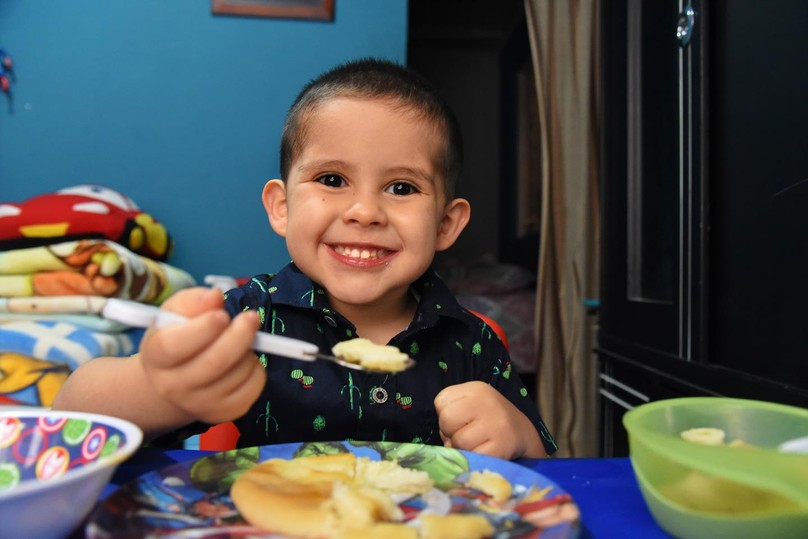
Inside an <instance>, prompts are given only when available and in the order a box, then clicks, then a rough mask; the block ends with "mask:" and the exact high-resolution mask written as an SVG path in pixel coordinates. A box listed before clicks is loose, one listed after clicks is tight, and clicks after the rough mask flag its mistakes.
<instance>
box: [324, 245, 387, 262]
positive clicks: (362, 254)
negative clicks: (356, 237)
mask: <svg viewBox="0 0 808 539" xmlns="http://www.w3.org/2000/svg"><path fill="white" fill-rule="evenodd" d="M334 250H335V251H336V252H337V253H339V254H341V255H342V256H347V257H349V258H361V259H362V260H367V259H370V258H379V257H380V256H382V255H383V254H384V253H385V252H386V251H384V250H383V249H358V248H356V247H353V248H351V247H343V246H341V245H337V246H336V247H334Z"/></svg>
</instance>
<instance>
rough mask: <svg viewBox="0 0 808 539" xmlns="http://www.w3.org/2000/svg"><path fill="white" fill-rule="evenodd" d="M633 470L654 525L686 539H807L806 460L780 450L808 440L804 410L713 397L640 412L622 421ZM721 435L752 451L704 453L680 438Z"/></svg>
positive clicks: (709, 450) (648, 407)
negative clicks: (711, 431) (687, 433)
mask: <svg viewBox="0 0 808 539" xmlns="http://www.w3.org/2000/svg"><path fill="white" fill-rule="evenodd" d="M623 425H624V426H625V427H626V430H627V431H628V439H629V448H630V454H631V462H632V465H633V467H634V471H635V474H636V476H637V482H638V483H639V486H640V490H641V491H642V494H643V497H644V498H645V501H646V503H647V504H648V508H649V509H650V511H651V514H652V515H653V516H654V518H655V519H656V521H657V523H658V524H659V525H660V526H661V527H662V528H663V529H665V530H666V531H668V532H669V533H671V534H673V535H675V536H678V537H683V538H693V539H698V538H713V537H736V538H744V537H749V538H757V537H778V538H790V537H793V538H800V539H805V538H808V455H805V454H786V453H781V452H779V451H778V450H777V446H778V445H779V444H780V443H782V442H784V441H786V440H790V439H793V438H799V437H802V436H806V435H808V410H806V409H803V408H797V407H793V406H786V405H781V404H775V403H770V402H761V401H753V400H745V399H727V398H718V397H693V398H682V399H669V400H662V401H656V402H652V403H649V404H644V405H642V406H639V407H637V408H635V409H634V410H631V411H629V412H627V413H626V414H625V415H624V416H623ZM699 427H713V428H719V429H723V430H724V431H725V432H726V435H727V436H726V441H727V442H729V441H732V440H741V441H743V442H745V444H748V445H749V446H751V447H749V446H743V447H731V446H728V445H722V446H706V445H700V444H695V443H692V442H688V441H685V440H683V439H682V438H681V436H680V433H681V432H682V431H684V430H687V429H691V428H699Z"/></svg>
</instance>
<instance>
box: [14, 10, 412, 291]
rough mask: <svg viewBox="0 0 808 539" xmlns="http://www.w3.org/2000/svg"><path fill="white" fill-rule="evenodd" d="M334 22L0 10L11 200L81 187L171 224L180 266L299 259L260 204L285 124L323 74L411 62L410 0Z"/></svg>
mask: <svg viewBox="0 0 808 539" xmlns="http://www.w3.org/2000/svg"><path fill="white" fill-rule="evenodd" d="M335 9H336V13H335V19H334V21H333V22H315V21H301V20H283V19H264V18H243V17H239V18H236V17H222V16H214V15H212V14H211V10H210V1H209V0H170V1H168V0H137V1H132V0H101V1H99V0H70V1H62V0H2V1H0V48H3V49H5V50H6V51H7V52H8V53H9V54H11V56H12V57H13V59H14V63H15V72H16V80H15V81H14V82H13V83H12V93H13V102H12V109H11V110H9V107H7V106H6V105H7V103H6V100H5V98H4V96H2V95H0V202H20V201H23V200H25V199H26V198H28V197H31V196H34V195H38V194H41V193H46V192H50V191H53V190H55V189H59V188H61V187H67V186H70V185H74V184H78V183H100V184H104V185H107V186H109V187H112V188H115V189H118V190H120V191H122V192H124V193H125V194H127V195H129V196H130V197H131V198H133V199H134V200H135V202H137V203H138V205H139V206H140V207H141V208H142V209H143V210H144V211H147V212H149V213H151V214H152V215H153V216H155V217H156V218H157V219H158V220H160V221H162V222H163V223H165V225H166V226H167V228H168V230H169V232H171V233H172V234H173V235H174V237H175V240H176V248H175V253H174V256H173V258H172V259H171V260H170V261H169V262H170V263H171V264H172V265H175V266H177V267H180V268H182V269H185V270H186V271H189V272H190V273H191V274H192V275H193V276H194V277H195V278H196V279H197V280H199V281H200V282H201V280H202V278H203V277H204V275H206V274H210V273H217V274H225V275H238V276H248V275H253V274H256V273H262V272H271V271H274V270H276V269H278V268H280V266H281V265H283V264H285V263H286V262H287V260H288V255H287V252H286V247H285V245H284V244H283V241H282V240H281V239H280V238H278V237H276V236H275V235H274V233H273V232H272V230H271V229H270V228H269V224H268V222H267V219H266V215H265V213H264V211H263V207H262V205H261V199H260V194H261V189H262V187H263V185H264V183H265V182H266V180H268V179H270V178H273V177H277V176H278V174H279V172H278V171H279V162H278V145H279V141H280V131H281V125H282V121H283V117H284V115H285V113H286V110H287V108H288V107H289V105H290V104H291V102H292V100H293V99H294V97H295V96H296V95H297V93H298V91H299V90H300V88H301V87H302V85H303V84H305V83H306V82H307V81H308V80H309V79H311V78H312V77H314V76H316V75H317V74H319V73H320V72H321V71H323V70H325V69H327V68H329V67H331V66H333V65H334V64H337V63H339V62H343V61H346V60H349V59H352V58H357V57H362V56H378V57H384V58H389V59H391V60H395V61H398V62H402V63H403V62H404V61H405V60H406V47H407V0H383V1H379V0H335Z"/></svg>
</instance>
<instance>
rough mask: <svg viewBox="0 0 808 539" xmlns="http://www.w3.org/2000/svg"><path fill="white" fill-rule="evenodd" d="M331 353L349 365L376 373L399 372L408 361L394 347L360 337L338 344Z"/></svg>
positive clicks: (407, 358) (403, 354) (405, 366)
mask: <svg viewBox="0 0 808 539" xmlns="http://www.w3.org/2000/svg"><path fill="white" fill-rule="evenodd" d="M331 352H332V353H333V354H334V355H335V356H337V357H339V358H341V359H344V360H345V361H348V362H349V363H356V364H358V365H361V366H362V367H363V368H366V369H371V370H376V371H387V372H400V371H403V370H404V369H406V368H407V364H408V363H409V361H410V358H409V356H408V355H407V354H405V353H403V352H402V351H401V350H399V349H398V348H396V347H395V346H390V345H381V344H376V343H374V342H373V341H371V340H370V339H363V338H361V337H360V338H356V339H350V340H347V341H342V342H338V343H337V344H336V345H334V347H333V348H332V349H331Z"/></svg>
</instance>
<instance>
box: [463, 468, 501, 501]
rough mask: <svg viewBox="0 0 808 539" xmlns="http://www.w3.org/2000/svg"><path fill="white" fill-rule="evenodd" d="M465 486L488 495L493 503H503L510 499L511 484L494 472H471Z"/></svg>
mask: <svg viewBox="0 0 808 539" xmlns="http://www.w3.org/2000/svg"><path fill="white" fill-rule="evenodd" d="M466 486H467V487H469V488H474V489H477V490H479V491H480V492H483V493H485V494H488V495H489V496H491V498H493V500H494V501H497V502H504V501H505V500H508V499H509V498H510V497H511V490H512V489H511V483H510V482H509V481H508V480H507V479H505V478H504V477H502V476H501V475H500V474H498V473H496V472H492V471H490V470H483V471H482V472H476V471H475V472H471V473H470V474H469V479H468V481H466Z"/></svg>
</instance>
